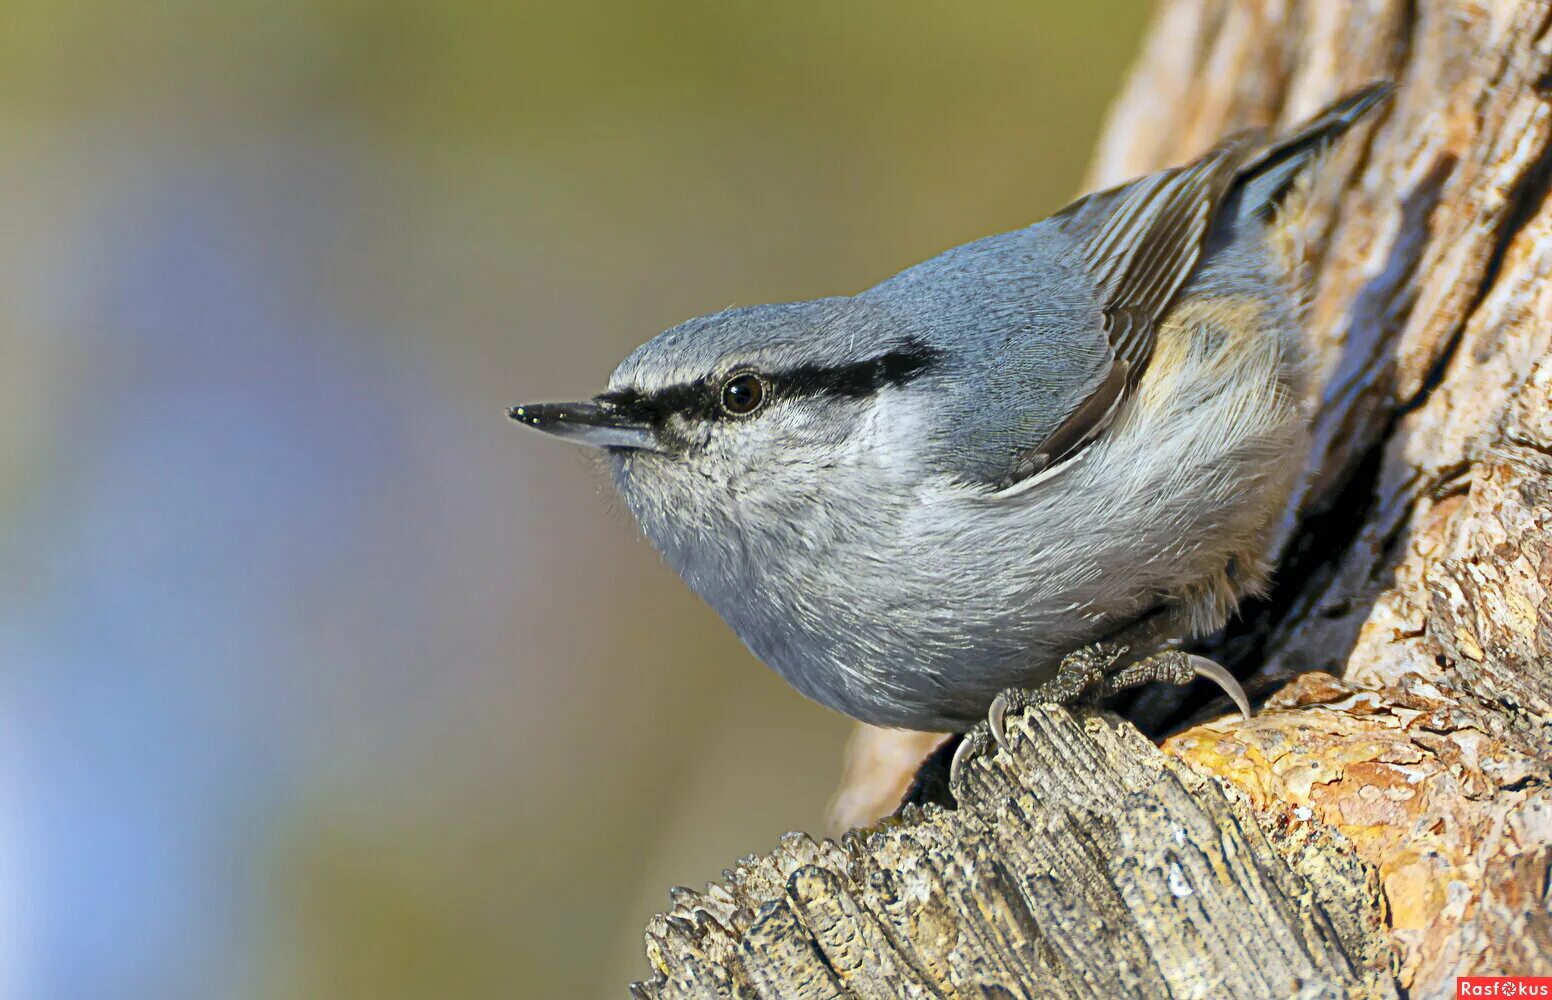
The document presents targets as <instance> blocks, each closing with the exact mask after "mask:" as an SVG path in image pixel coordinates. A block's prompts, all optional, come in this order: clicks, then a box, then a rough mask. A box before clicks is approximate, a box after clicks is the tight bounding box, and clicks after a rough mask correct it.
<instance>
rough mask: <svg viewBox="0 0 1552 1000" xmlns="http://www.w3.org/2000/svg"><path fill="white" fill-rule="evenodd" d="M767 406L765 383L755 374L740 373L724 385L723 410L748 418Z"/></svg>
mask: <svg viewBox="0 0 1552 1000" xmlns="http://www.w3.org/2000/svg"><path fill="white" fill-rule="evenodd" d="M764 405H765V383H764V382H763V381H761V379H760V376H758V375H756V374H755V373H754V372H739V373H738V374H737V375H734V376H733V377H732V378H730V379H728V380H727V381H726V382H724V383H722V409H724V410H726V411H727V412H728V413H730V414H732V415H733V416H735V417H747V416H748V415H749V414H751V413H753V412H754V411H755V410H758V409H759V408H760V407H761V406H764Z"/></svg>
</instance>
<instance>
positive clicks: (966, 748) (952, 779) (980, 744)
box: [948, 723, 988, 794]
mask: <svg viewBox="0 0 1552 1000" xmlns="http://www.w3.org/2000/svg"><path fill="white" fill-rule="evenodd" d="M987 728H988V727H987V725H986V723H981V724H979V725H977V726H975V727H974V728H973V729H971V730H970V731H969V732H967V733H965V735H964V738H963V739H961V740H960V741H959V746H957V747H955V748H954V757H953V759H952V760H950V761H949V764H948V787H949V790H950V791H953V790H954V789H956V788H958V787H959V784H960V781H961V780H963V778H964V775H965V768H967V767H969V766H970V761H971V760H972V759H973V758H975V757H979V756H980V755H981V754H983V753H985V752H986V751H987V749H988V747H987ZM956 794H957V793H956Z"/></svg>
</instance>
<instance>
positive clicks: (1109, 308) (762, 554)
mask: <svg viewBox="0 0 1552 1000" xmlns="http://www.w3.org/2000/svg"><path fill="white" fill-rule="evenodd" d="M1387 92H1388V88H1387V87H1385V86H1377V87H1371V88H1369V89H1367V90H1365V91H1362V92H1359V93H1357V94H1355V95H1352V96H1351V97H1349V98H1347V99H1345V100H1344V101H1342V102H1339V103H1338V104H1336V105H1334V106H1333V107H1332V108H1331V109H1330V110H1328V111H1327V112H1325V113H1324V114H1322V115H1320V116H1318V117H1317V118H1315V119H1313V120H1312V121H1311V122H1310V123H1309V124H1307V125H1306V126H1304V127H1303V128H1301V129H1299V130H1298V131H1297V132H1295V133H1294V134H1293V135H1291V136H1289V137H1286V138H1284V139H1282V140H1280V141H1278V142H1275V143H1271V144H1265V143H1263V142H1260V141H1259V140H1258V139H1257V137H1255V136H1252V135H1242V136H1238V137H1235V138H1232V139H1229V140H1227V141H1225V142H1224V143H1222V144H1221V145H1219V146H1218V147H1217V148H1216V149H1214V150H1213V151H1212V152H1210V153H1208V154H1207V155H1206V156H1204V157H1202V158H1201V159H1199V160H1197V161H1196V162H1194V163H1192V164H1189V165H1187V166H1184V167H1179V168H1175V169H1171V170H1166V171H1161V172H1159V173H1157V174H1152V175H1149V176H1147V177H1144V178H1140V179H1138V180H1136V181H1133V182H1131V183H1129V184H1126V185H1122V186H1121V187H1118V188H1115V189H1112V190H1110V191H1105V192H1101V193H1098V194H1094V195H1090V196H1089V197H1087V198H1084V199H1082V200H1080V201H1079V202H1077V203H1075V204H1074V205H1072V206H1070V207H1069V208H1067V209H1066V210H1064V211H1062V212H1060V213H1058V214H1057V215H1055V216H1053V217H1051V218H1049V219H1047V220H1045V221H1043V222H1039V223H1036V224H1035V225H1032V226H1030V227H1028V228H1026V229H1021V230H1018V231H1016V232H1011V233H1004V234H1002V235H1000V236H993V237H989V238H987V239H983V240H978V241H976V242H974V243H970V244H966V245H965V246H961V247H957V248H955V249H953V250H949V251H948V252H946V253H944V254H942V255H940V256H938V257H935V258H933V259H932V260H929V261H927V262H925V263H922V264H918V265H917V266H915V267H912V268H909V269H908V270H906V271H903V272H901V273H900V274H898V275H896V276H895V277H893V278H890V279H889V280H887V281H885V282H883V283H881V284H879V285H877V286H875V287H873V288H871V289H868V290H867V291H865V292H862V293H860V294H858V295H855V296H850V297H837V298H828V299H820V300H817V301H812V302H801V303H792V304H786V305H770V306H757V307H752V308H743V309H731V310H727V311H724V312H720V313H717V314H714V315H711V316H706V317H702V318H699V319H695V320H691V321H689V322H688V323H685V324H682V325H681V326H678V327H675V328H674V329H672V330H669V331H668V332H666V333H664V334H662V335H660V336H658V337H656V338H655V339H653V340H651V341H649V342H647V343H646V344H644V345H642V346H641V347H640V348H638V349H637V350H636V351H635V352H634V353H632V354H631V355H630V357H628V358H627V359H626V360H625V361H624V363H622V364H621V365H620V367H619V368H618V369H617V370H616V371H615V373H614V375H613V377H612V378H611V379H610V382H609V390H608V391H607V392H605V393H604V394H602V395H601V396H599V397H598V398H597V399H595V400H592V401H589V402H586V403H576V404H538V405H530V406H524V407H517V408H515V409H514V410H513V413H512V415H513V417H514V418H515V419H518V420H520V421H523V422H525V423H528V424H530V425H533V426H536V427H539V428H540V429H544V430H548V431H551V432H554V433H561V434H567V435H570V436H572V437H574V438H575V439H576V440H578V441H580V442H581V443H587V444H596V445H599V446H602V447H605V448H607V449H608V454H609V456H610V460H611V463H612V465H613V469H614V478H615V482H616V484H617V486H618V488H619V490H620V493H621V494H622V495H623V497H624V498H625V501H626V503H627V505H628V506H629V508H630V510H631V511H632V513H633V514H634V515H635V516H636V518H637V519H638V521H639V522H640V524H641V527H642V529H643V531H644V532H645V533H646V535H647V537H648V538H649V539H651V541H652V542H653V544H654V545H656V546H657V548H658V549H659V550H660V551H661V552H662V553H663V555H664V557H665V558H666V559H667V561H668V563H669V564H670V565H671V566H673V568H674V569H675V570H677V571H678V572H679V573H680V574H681V575H682V576H683V577H684V579H685V580H686V581H688V583H689V584H690V586H691V587H692V588H694V589H695V591H696V592H697V593H699V594H700V595H701V596H702V597H703V598H704V599H705V600H706V601H707V602H709V603H710V604H711V605H712V606H713V607H714V608H715V609H716V610H717V611H718V612H719V613H720V614H721V615H722V617H723V618H724V619H726V620H727V622H728V623H729V624H730V625H731V626H732V627H733V628H734V630H735V631H737V633H738V634H739V636H740V637H741V638H742V639H743V640H744V642H745V643H746V644H747V645H748V646H749V648H750V649H751V650H752V651H753V652H754V653H755V655H757V656H759V657H760V658H761V659H762V660H764V661H765V662H766V663H767V664H769V665H770V666H772V667H773V668H775V669H776V670H777V671H778V672H780V673H781V675H782V676H783V677H785V678H786V679H787V680H788V681H789V682H791V683H792V684H793V686H795V687H796V688H797V689H798V690H800V691H802V692H803V693H804V694H806V695H808V696H809V697H811V698H813V699H815V700H817V701H820V702H822V703H824V704H826V705H829V706H831V707H833V708H836V709H838V710H840V711H842V712H845V713H846V714H848V715H851V716H854V717H856V718H858V719H862V720H864V721H867V722H871V723H875V724H879V725H886V726H898V727H905V728H912V729H933V730H962V729H964V728H966V727H967V726H969V725H971V724H972V723H974V722H976V721H977V720H978V719H980V718H981V717H982V716H984V714H985V713H986V710H987V706H988V705H989V704H990V703H991V701H992V699H993V698H994V697H995V696H996V695H997V694H998V692H1000V691H1002V690H1003V689H1005V688H1009V687H1028V686H1032V685H1035V684H1038V683H1040V682H1041V681H1043V680H1045V679H1048V678H1049V677H1050V676H1052V674H1053V673H1054V671H1055V669H1056V666H1057V664H1058V663H1059V662H1060V660H1061V658H1062V657H1063V656H1064V655H1065V654H1067V653H1070V652H1072V651H1073V650H1075V649H1077V648H1079V647H1082V646H1085V645H1087V644H1090V643H1093V642H1096V641H1100V640H1105V639H1109V638H1114V637H1116V636H1118V635H1125V636H1127V637H1128V638H1130V639H1132V640H1136V639H1137V638H1138V637H1139V636H1145V637H1146V639H1147V641H1149V642H1161V641H1164V640H1168V639H1173V638H1179V637H1184V636H1190V635H1200V634H1203V633H1206V632H1209V631H1212V630H1214V629H1217V628H1219V627H1221V626H1222V625H1223V624H1224V622H1225V621H1226V620H1227V618H1228V616H1229V615H1230V614H1231V613H1232V611H1233V609H1234V607H1235V606H1236V604H1237V602H1238V601H1239V600H1240V598H1241V597H1243V596H1244V595H1246V594H1247V593H1253V592H1256V591H1258V590H1259V589H1261V588H1262V587H1263V586H1264V585H1265V583H1266V581H1267V575H1268V571H1269V567H1268V565H1267V556H1268V552H1267V550H1268V547H1269V545H1270V542H1271V539H1272V535H1273V533H1274V531H1275V530H1276V529H1277V526H1278V522H1279V520H1280V519H1281V517H1282V515H1283V512H1284V509H1285V507H1286V505H1287V503H1288V499H1289V495H1290V493H1291V490H1292V487H1293V480H1294V477H1295V475H1296V473H1297V470H1298V469H1299V467H1300V465H1301V463H1302V459H1303V448H1304V443H1305V427H1304V419H1303V416H1302V414H1301V412H1300V399H1301V388H1300V371H1301V366H1302V357H1303V349H1302V346H1301V344H1302V339H1303V338H1302V332H1301V328H1300V317H1299V313H1298V309H1297V305H1296V303H1297V297H1298V288H1297V286H1296V283H1295V281H1294V280H1293V278H1292V276H1291V271H1290V266H1289V262H1288V261H1286V260H1283V259H1281V258H1280V256H1279V254H1278V253H1277V252H1276V246H1275V244H1276V239H1275V236H1276V226H1275V225H1274V221H1275V218H1276V213H1277V210H1278V205H1279V203H1280V200H1281V199H1282V198H1283V196H1284V194H1285V192H1286V191H1287V190H1288V188H1289V186H1290V185H1291V184H1292V182H1293V180H1294V179H1295V176H1296V175H1297V173H1298V172H1299V171H1300V170H1301V169H1303V168H1304V167H1305V166H1306V165H1307V164H1308V163H1309V162H1311V161H1312V159H1314V158H1315V156H1316V154H1317V153H1318V152H1319V151H1320V150H1321V149H1322V148H1323V147H1324V145H1326V144H1327V142H1328V141H1329V140H1330V139H1331V138H1332V137H1334V136H1336V135H1337V134H1339V133H1340V132H1341V131H1343V130H1344V129H1345V128H1346V127H1347V126H1349V125H1350V124H1351V123H1352V122H1354V121H1355V120H1357V119H1358V118H1359V117H1360V116H1362V114H1363V113H1364V112H1365V111H1367V110H1368V109H1369V108H1370V107H1372V106H1373V105H1374V104H1376V103H1378V102H1379V101H1380V100H1382V99H1383V97H1384V96H1385V94H1386V93H1387ZM750 399H753V400H754V403H753V407H752V409H750V410H749V411H748V412H747V413H745V412H742V411H743V408H744V406H745V405H746V403H747V402H748V401H749V400H750Z"/></svg>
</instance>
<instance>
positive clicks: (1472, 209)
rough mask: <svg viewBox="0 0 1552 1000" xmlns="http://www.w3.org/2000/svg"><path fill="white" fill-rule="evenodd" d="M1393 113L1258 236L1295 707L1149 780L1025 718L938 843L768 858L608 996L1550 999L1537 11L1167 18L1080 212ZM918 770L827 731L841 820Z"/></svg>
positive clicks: (1280, 11) (1101, 717)
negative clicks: (1201, 164) (1280, 407)
mask: <svg viewBox="0 0 1552 1000" xmlns="http://www.w3.org/2000/svg"><path fill="white" fill-rule="evenodd" d="M1381 78H1389V79H1394V80H1396V81H1397V82H1398V84H1399V85H1400V89H1399V91H1398V93H1397V94H1396V97H1395V98H1394V101H1393V103H1392V105H1391V106H1390V107H1389V108H1388V109H1387V110H1385V111H1384V112H1382V113H1381V114H1380V115H1379V116H1377V123H1376V124H1375V125H1374V126H1372V127H1371V128H1369V129H1368V130H1367V131H1365V132H1363V133H1362V134H1355V135H1354V136H1353V137H1352V138H1351V139H1350V140H1348V141H1345V142H1344V143H1342V144H1341V146H1340V147H1339V148H1338V151H1337V152H1336V154H1335V155H1334V157H1333V159H1332V161H1331V163H1330V165H1329V166H1328V167H1327V168H1325V169H1323V170H1322V171H1320V172H1319V174H1318V177H1317V180H1316V184H1315V187H1314V188H1313V190H1312V191H1311V192H1310V202H1309V203H1310V209H1309V211H1308V212H1307V213H1304V214H1302V215H1301V216H1300V217H1299V218H1298V219H1297V220H1296V226H1297V229H1298V231H1299V233H1300V235H1301V237H1302V245H1303V256H1304V257H1305V258H1306V260H1307V263H1308V266H1309V268H1310V271H1311V275H1312V278H1313V280H1314V287H1315V290H1316V294H1315V297H1314V299H1313V301H1312V303H1311V313H1310V320H1311V321H1310V330H1311V344H1310V350H1311V357H1312V358H1313V365H1312V371H1313V372H1314V375H1315V377H1314V379H1313V380H1312V382H1313V385H1314V389H1313V393H1314V395H1313V398H1312V400H1311V405H1312V409H1313V412H1314V414H1315V418H1314V428H1315V433H1314V442H1315V444H1314V448H1313V449H1312V452H1311V454H1310V457H1309V461H1308V466H1307V475H1306V476H1305V479H1304V483H1305V486H1304V488H1303V491H1302V498H1303V502H1302V504H1301V507H1300V509H1301V511H1302V513H1301V516H1300V518H1299V520H1298V522H1297V524H1296V526H1295V527H1294V528H1293V530H1292V531H1291V533H1290V536H1289V541H1288V543H1287V546H1286V551H1285V554H1284V558H1283V560H1282V568H1281V571H1280V573H1279V576H1278V579H1277V583H1276V586H1275V589H1274V592H1273V593H1272V594H1271V595H1270V596H1269V597H1268V598H1266V599H1264V600H1260V601H1256V602H1253V603H1252V604H1251V605H1249V606H1247V607H1246V608H1245V609H1244V613H1243V615H1242V618H1241V621H1240V622H1239V623H1238V624H1237V625H1235V626H1234V627H1232V628H1231V629H1230V630H1229V632H1228V633H1227V634H1225V635H1223V636H1220V637H1217V638H1216V639H1215V640H1214V641H1213V643H1212V646H1211V651H1212V652H1213V654H1214V655H1216V656H1218V657H1219V658H1220V659H1221V660H1223V661H1224V662H1225V663H1228V664H1229V665H1231V666H1233V667H1235V668H1236V669H1237V670H1238V671H1239V672H1240V673H1241V674H1242V675H1251V674H1254V675H1256V676H1257V677H1259V678H1262V679H1263V681H1270V680H1272V679H1278V678H1284V679H1285V678H1287V677H1288V676H1291V675H1293V674H1295V673H1296V674H1298V676H1297V677H1296V678H1295V679H1294V680H1292V682H1291V683H1288V684H1286V686H1285V687H1283V688H1282V690H1280V691H1279V692H1278V693H1277V694H1275V695H1274V696H1273V697H1272V699H1271V700H1270V701H1269V702H1268V703H1267V705H1266V706H1265V707H1264V708H1263V709H1262V710H1261V711H1260V712H1259V713H1258V714H1257V715H1256V717H1255V718H1254V719H1252V720H1250V721H1241V720H1238V719H1237V718H1236V719H1219V720H1216V721H1211V722H1206V723H1204V724H1201V725H1197V726H1196V727H1194V728H1191V729H1188V730H1186V731H1184V732H1180V733H1177V734H1175V735H1173V736H1171V737H1169V738H1168V739H1167V740H1165V741H1164V743H1163V745H1162V748H1161V749H1155V748H1154V747H1153V746H1152V745H1151V744H1150V743H1149V742H1148V741H1146V740H1145V739H1143V738H1142V737H1141V736H1139V735H1138V734H1137V732H1136V730H1135V729H1133V728H1131V727H1130V726H1129V725H1128V724H1126V723H1123V722H1120V721H1119V720H1117V719H1116V718H1115V717H1114V716H1110V715H1108V714H1103V713H1089V712H1085V713H1079V714H1077V715H1074V714H1072V713H1069V712H1067V711H1064V710H1062V709H1058V708H1053V707H1045V708H1041V709H1037V710H1034V711H1031V712H1030V713H1028V714H1027V715H1025V716H1024V717H1023V718H1022V719H1020V720H1016V721H1015V722H1014V723H1013V724H1012V730H1013V736H1012V743H1013V746H1012V753H1011V754H1009V753H998V754H997V755H995V756H994V757H992V758H991V759H989V760H987V761H985V762H984V763H977V764H975V765H973V766H972V768H971V773H970V775H969V777H968V779H967V781H966V782H965V786H966V787H964V788H961V789H957V790H956V791H957V792H958V793H959V807H958V809H957V810H949V809H944V808H942V807H938V806H928V807H927V808H926V809H924V810H918V809H914V808H912V809H908V810H907V811H906V812H905V813H904V814H903V815H902V816H901V817H900V818H899V819H898V820H894V821H888V822H885V823H883V824H881V825H878V826H875V827H873V828H871V829H868V830H863V831H859V832H856V833H853V834H849V835H848V836H846V837H845V838H843V839H842V841H841V842H840V843H834V842H830V841H825V842H823V843H816V842H814V841H812V840H810V839H808V838H806V837H802V836H793V837H789V838H787V839H786V840H785V841H784V842H783V844H782V845H781V847H779V848H778V849H777V850H776V851H774V852H773V853H771V854H770V855H767V856H765V857H763V858H751V859H747V860H746V861H745V862H744V863H742V864H741V865H740V866H739V867H738V868H737V869H736V870H734V871H732V872H729V873H727V884H726V885H725V886H713V887H709V888H708V891H707V892H706V893H705V894H696V893H691V892H689V891H688V890H676V891H675V893H674V907H673V910H672V911H671V912H670V913H669V914H666V915H662V916H659V917H657V918H655V919H654V920H653V922H652V924H651V925H650V926H649V928H648V932H647V952H648V956H649V958H650V960H651V963H652V966H653V969H654V975H653V978H652V979H651V980H650V981H649V982H646V983H642V984H637V986H636V987H635V989H636V991H637V994H638V995H639V996H643V997H664V998H668V997H725V996H740V997H742V996H750V997H753V996H760V997H850V996H858V997H894V996H923V997H937V996H942V997H969V996H975V997H981V996H1008V997H1034V996H1091V995H1092V996H1112V995H1116V994H1121V995H1142V996H1203V997H1208V996H1225V995H1234V996H1285V995H1287V996H1292V995H1298V996H1376V997H1378V996H1397V995H1402V994H1408V995H1410V996H1413V997H1424V996H1441V997H1442V996H1451V995H1453V991H1454V977H1455V976H1457V975H1462V974H1472V973H1475V974H1505V973H1508V974H1517V975H1543V976H1547V975H1552V898H1549V890H1552V765H1549V761H1552V283H1548V282H1547V281H1546V280H1545V279H1546V277H1547V275H1548V272H1552V202H1549V200H1548V199H1547V197H1546V196H1547V190H1548V178H1549V172H1552V107H1549V103H1548V101H1549V95H1552V5H1549V4H1548V3H1546V2H1535V0H1499V2H1491V0H1479V2H1468V0H1436V2H1430V0H1415V2H1402V0H1361V2H1360V0H1169V2H1165V3H1163V4H1162V5H1161V6H1160V8H1159V10H1158V13H1157V17H1156V21H1155V23H1154V26H1153V28H1152V31H1151V34H1150V36H1149V38H1148V41H1147V42H1146V44H1145V47H1144V50H1143V52H1142V55H1141V57H1140V59H1139V62H1138V65H1137V67H1136V68H1135V70H1134V72H1133V75H1132V78H1131V80H1130V82H1129V84H1128V85H1127V87H1126V90H1125V92H1124V94H1123V95H1122V97H1121V99H1120V101H1119V103H1118V105H1117V106H1116V108H1115V109H1114V111H1113V112H1112V115H1111V120H1110V123H1109V127H1108V130H1107V133H1106V136H1105V138H1104V139H1103V140H1102V142H1101V144H1100V148H1099V155H1098V158H1097V162H1096V164H1095V166H1094V169H1093V173H1092V182H1093V186H1095V187H1100V186H1106V185H1109V184H1112V183H1115V182H1117V181H1119V180H1123V179H1125V178H1127V177H1130V176H1135V175H1137V174H1140V173H1145V172H1147V171H1150V170H1154V169H1157V168H1159V167H1163V166H1167V165H1170V164H1173V163H1177V162H1183V161H1185V160H1187V159H1189V158H1191V157H1193V156H1194V155H1196V154H1197V153H1199V152H1200V151H1201V150H1203V149H1205V148H1207V147H1208V146H1209V145H1211V143H1212V142H1213V141H1215V140H1216V139H1217V138H1218V137H1219V136H1220V135H1222V134H1223V133H1225V132H1229V131H1232V130H1234V129H1236V128H1240V127H1244V126H1247V125H1274V126H1276V125H1288V124H1291V123H1293V122H1296V121H1298V120H1299V119H1301V118H1303V117H1304V116H1306V115H1307V114H1309V113H1311V112H1313V111H1315V110H1317V109H1318V108H1319V107H1320V106H1322V105H1323V104H1325V103H1326V102H1327V101H1329V100H1331V99H1333V98H1335V97H1337V96H1338V95H1340V94H1342V93H1345V92H1347V91H1349V90H1352V89H1354V88H1355V87H1357V86H1359V85H1361V84H1364V83H1367V82H1369V81H1372V80H1376V79H1381ZM931 745H932V742H931V738H930V737H923V736H921V735H920V734H882V733H878V732H876V731H873V732H864V733H861V734H859V738H858V740H857V741H855V746H857V747H859V748H860V749H859V750H858V751H857V752H856V753H855V754H854V758H853V760H852V762H851V765H850V767H849V768H848V773H847V777H846V779H845V782H844V785H843V789H842V792H841V794H840V796H839V797H838V799H837V802H838V805H839V807H840V814H841V816H842V818H843V819H844V820H845V821H847V823H848V825H850V824H851V823H856V822H862V821H873V820H875V819H876V818H877V816H878V815H879V814H880V813H882V812H885V811H887V810H888V809H890V808H892V807H893V804H894V802H895V801H896V800H897V799H898V796H899V792H900V789H901V788H903V786H904V784H905V783H906V781H907V780H908V779H909V776H910V773H911V772H912V770H914V766H915V764H916V763H917V762H919V761H920V759H921V757H922V756H923V754H924V753H925V751H926V750H927V749H929V748H930V746H931Z"/></svg>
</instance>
